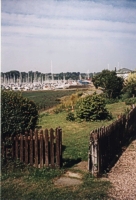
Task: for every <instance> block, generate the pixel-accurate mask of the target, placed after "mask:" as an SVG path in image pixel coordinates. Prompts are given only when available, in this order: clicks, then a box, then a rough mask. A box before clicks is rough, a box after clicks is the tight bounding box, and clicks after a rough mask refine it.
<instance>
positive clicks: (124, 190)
mask: <svg viewBox="0 0 136 200" xmlns="http://www.w3.org/2000/svg"><path fill="white" fill-rule="evenodd" d="M75 169H78V170H79V169H80V170H82V171H86V172H87V162H85V161H84V162H81V163H79V164H78V165H77V167H76V168H75ZM73 178H74V179H73ZM102 180H107V181H109V182H110V183H111V186H112V187H111V188H110V189H109V191H108V194H109V198H108V199H105V200H136V136H135V138H133V140H132V142H131V143H130V144H129V146H128V147H127V148H126V149H125V150H124V152H123V153H122V155H121V156H120V158H119V160H118V161H117V163H116V164H115V165H114V166H113V168H112V169H111V170H110V172H109V173H108V174H107V178H102ZM54 184H55V185H57V186H72V185H80V184H82V175H81V174H80V173H72V172H70V171H67V173H66V174H65V176H63V177H60V178H59V179H57V180H56V181H55V183H54Z"/></svg>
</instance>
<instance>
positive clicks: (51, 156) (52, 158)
mask: <svg viewBox="0 0 136 200" xmlns="http://www.w3.org/2000/svg"><path fill="white" fill-rule="evenodd" d="M53 133H54V130H53V129H52V128H51V129H50V161H51V167H52V168H54V166H55V165H54V134H53Z"/></svg>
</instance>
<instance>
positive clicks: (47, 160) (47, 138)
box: [44, 129, 49, 167]
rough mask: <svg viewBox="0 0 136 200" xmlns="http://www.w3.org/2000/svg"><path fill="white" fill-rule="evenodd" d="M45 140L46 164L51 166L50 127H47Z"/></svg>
mask: <svg viewBox="0 0 136 200" xmlns="http://www.w3.org/2000/svg"><path fill="white" fill-rule="evenodd" d="M44 142H45V166H46V167H48V166H49V145H48V143H49V136H48V129H45V138H44Z"/></svg>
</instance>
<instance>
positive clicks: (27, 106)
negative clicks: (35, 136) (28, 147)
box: [1, 90, 38, 139]
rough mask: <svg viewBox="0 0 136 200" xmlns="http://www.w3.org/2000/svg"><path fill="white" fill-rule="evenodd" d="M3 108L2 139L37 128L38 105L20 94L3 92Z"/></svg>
mask: <svg viewBox="0 0 136 200" xmlns="http://www.w3.org/2000/svg"><path fill="white" fill-rule="evenodd" d="M1 107H2V109H1V119H2V120H1V132H2V139H5V138H6V137H12V136H15V135H16V134H18V133H22V134H23V133H24V132H25V131H28V130H30V129H32V130H33V129H34V128H35V126H36V123H37V120H38V111H37V108H36V105H35V103H34V102H33V101H30V100H29V99H27V98H24V97H23V96H22V94H21V93H20V92H14V91H5V90H2V95H1Z"/></svg>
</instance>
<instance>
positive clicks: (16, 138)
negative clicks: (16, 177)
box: [15, 135, 18, 159]
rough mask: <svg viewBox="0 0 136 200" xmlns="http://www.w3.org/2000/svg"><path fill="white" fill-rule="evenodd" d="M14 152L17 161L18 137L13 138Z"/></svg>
mask: <svg viewBox="0 0 136 200" xmlns="http://www.w3.org/2000/svg"><path fill="white" fill-rule="evenodd" d="M15 152H16V159H18V135H16V137H15Z"/></svg>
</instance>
